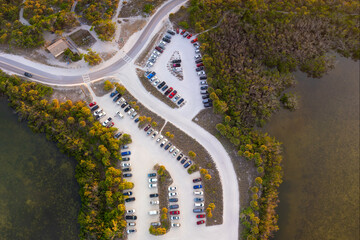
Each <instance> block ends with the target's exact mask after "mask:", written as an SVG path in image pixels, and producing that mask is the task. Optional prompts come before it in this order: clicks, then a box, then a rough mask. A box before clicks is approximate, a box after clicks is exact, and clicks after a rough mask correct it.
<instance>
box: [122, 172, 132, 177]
mask: <svg viewBox="0 0 360 240" xmlns="http://www.w3.org/2000/svg"><path fill="white" fill-rule="evenodd" d="M123 177H124V178H128V177H132V174H131V173H124V174H123Z"/></svg>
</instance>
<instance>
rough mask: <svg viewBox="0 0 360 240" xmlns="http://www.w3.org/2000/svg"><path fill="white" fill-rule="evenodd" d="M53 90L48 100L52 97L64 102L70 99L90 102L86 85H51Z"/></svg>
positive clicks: (90, 98)
mask: <svg viewBox="0 0 360 240" xmlns="http://www.w3.org/2000/svg"><path fill="white" fill-rule="evenodd" d="M51 87H52V88H53V89H54V91H53V94H52V95H51V97H50V98H49V101H52V100H53V99H57V100H59V102H65V101H67V100H71V101H72V102H77V101H85V102H87V103H90V102H92V97H91V94H90V92H89V89H87V87H85V86H83V85H81V86H77V87H56V86H55V87H54V86H51Z"/></svg>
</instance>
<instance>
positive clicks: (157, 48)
mask: <svg viewBox="0 0 360 240" xmlns="http://www.w3.org/2000/svg"><path fill="white" fill-rule="evenodd" d="M165 39H166V38H165ZM163 40H164V39H163ZM165 42H166V41H165ZM155 49H156V50H157V51H159V52H160V53H163V52H164V50H162V49H161V48H159V47H155Z"/></svg>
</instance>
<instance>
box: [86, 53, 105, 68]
mask: <svg viewBox="0 0 360 240" xmlns="http://www.w3.org/2000/svg"><path fill="white" fill-rule="evenodd" d="M84 60H85V62H87V63H88V64H89V65H90V66H95V65H98V64H100V63H101V62H102V59H101V57H100V55H99V54H98V53H96V52H94V51H92V50H91V49H88V53H87V54H85V55H84Z"/></svg>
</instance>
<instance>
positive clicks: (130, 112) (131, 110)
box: [127, 108, 135, 116]
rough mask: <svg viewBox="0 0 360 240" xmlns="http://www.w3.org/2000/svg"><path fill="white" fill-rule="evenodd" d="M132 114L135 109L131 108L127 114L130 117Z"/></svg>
mask: <svg viewBox="0 0 360 240" xmlns="http://www.w3.org/2000/svg"><path fill="white" fill-rule="evenodd" d="M133 112H135V109H133V108H132V109H130V110H129V111H128V113H127V114H128V115H129V116H130V115H131V114H132V113H133Z"/></svg>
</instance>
